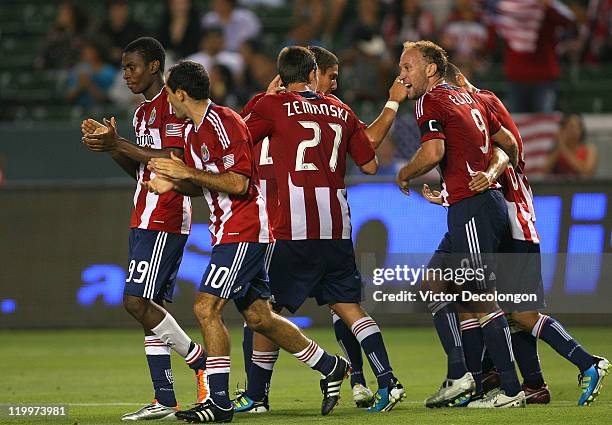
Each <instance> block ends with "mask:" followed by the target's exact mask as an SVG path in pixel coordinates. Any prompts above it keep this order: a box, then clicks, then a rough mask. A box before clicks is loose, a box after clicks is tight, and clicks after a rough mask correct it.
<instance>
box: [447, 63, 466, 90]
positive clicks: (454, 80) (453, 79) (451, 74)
mask: <svg viewBox="0 0 612 425" xmlns="http://www.w3.org/2000/svg"><path fill="white" fill-rule="evenodd" d="M460 74H463V72H461V70H460V69H459V68H458V67H457V65H455V64H454V63H452V62H449V63H448V65H446V76H445V77H444V79H445V80H446V82H447V83H449V84H451V85H453V86H459V75H460Z"/></svg>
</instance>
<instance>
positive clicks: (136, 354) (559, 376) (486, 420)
mask: <svg viewBox="0 0 612 425" xmlns="http://www.w3.org/2000/svg"><path fill="white" fill-rule="evenodd" d="M383 332H384V338H385V341H386V344H387V347H388V349H389V354H390V357H391V361H392V364H393V367H394V369H395V373H396V375H397V376H398V378H399V379H400V380H401V382H402V383H403V384H404V386H405V388H406V391H407V394H408V398H407V399H406V400H405V401H404V402H403V403H401V404H400V405H399V406H397V407H396V408H395V410H393V411H392V412H390V413H385V414H367V413H366V412H365V411H364V410H362V409H357V408H355V407H354V406H353V403H352V401H351V395H350V389H349V385H348V383H345V385H344V386H343V390H342V400H341V403H340V405H339V406H338V407H337V408H336V410H335V411H334V413H333V414H332V415H331V416H329V417H322V416H320V414H319V409H320V402H321V394H320V392H319V388H318V380H319V375H318V374H317V373H316V372H314V371H312V370H310V369H309V368H307V367H306V366H304V365H302V364H300V363H299V362H298V361H297V360H296V359H294V358H293V357H292V356H290V355H288V354H287V353H283V354H281V356H280V359H279V361H278V363H277V365H276V372H275V375H274V378H273V380H272V391H271V396H270V403H271V407H272V411H271V412H270V413H268V414H264V415H253V416H238V415H237V416H235V417H234V422H238V423H245V424H246V423H252V424H264V423H265V424H306V423H314V422H317V423H328V424H352V425H356V424H365V423H367V424H408V423H410V424H437V425H441V424H444V425H452V424H498V423H499V424H515V423H520V424H578V423H584V424H589V425H591V424H612V377H608V378H607V379H608V380H610V381H611V382H606V384H605V385H604V388H603V391H602V394H601V395H600V397H599V399H598V400H597V401H596V402H595V404H593V405H592V406H591V407H588V408H579V407H577V406H576V401H577V400H578V396H579V390H578V387H577V380H576V374H577V371H576V369H575V367H574V366H573V365H571V364H569V363H568V362H566V361H565V360H564V359H563V358H561V357H560V356H558V355H557V354H556V353H555V352H553V351H552V350H551V349H550V348H549V347H548V346H547V345H546V344H544V343H540V358H541V360H542V365H543V370H544V375H545V378H546V381H547V383H548V384H549V386H550V389H551V392H552V403H551V404H550V405H548V406H528V407H527V408H526V409H508V410H500V411H480V410H479V411H472V410H468V409H453V410H451V409H437V410H429V409H426V408H425V407H423V404H422V401H423V400H424V399H425V398H426V396H427V395H429V394H430V393H431V392H433V391H434V390H436V389H437V387H438V386H439V384H440V382H441V381H442V379H443V373H444V371H445V358H444V356H443V352H442V349H441V347H440V346H439V344H438V341H437V337H436V335H435V332H434V330H433V328H405V329H400V328H387V329H383ZM570 332H572V334H573V335H574V336H575V337H576V338H577V339H578V340H579V341H580V342H581V343H582V344H584V346H585V347H587V348H588V349H589V350H591V351H592V353H594V354H601V355H604V356H607V357H608V358H610V357H612V332H610V330H609V329H606V328H593V327H588V328H587V327H576V328H571V329H570ZM307 333H308V335H309V336H311V337H313V338H315V339H316V340H317V341H319V343H320V344H321V345H322V346H323V347H325V348H326V349H327V350H329V351H332V352H337V351H339V348H338V346H337V344H336V342H335V339H334V336H333V333H332V330H331V329H308V330H307ZM190 334H191V335H192V336H193V337H194V338H195V339H196V340H200V339H201V338H200V336H199V333H198V332H197V331H195V330H192V331H191V332H190ZM241 335H242V332H241V330H239V329H234V330H233V331H232V344H233V346H232V374H231V376H230V390H232V389H233V387H235V386H236V383H237V382H238V381H240V382H244V372H243V362H242V349H241V345H240V344H241ZM172 360H173V366H174V367H173V368H174V374H175V381H176V383H175V389H176V393H177V397H178V399H179V403H180V404H181V406H183V407H189V406H190V403H192V402H193V398H194V393H195V384H194V382H193V375H192V373H191V371H190V370H188V369H187V367H186V366H185V365H184V363H183V361H182V359H180V358H179V357H177V356H176V355H175V354H173V359H172ZM365 372H366V377H367V379H368V383H369V384H370V385H371V386H372V388H375V382H374V380H373V375H372V373H371V371H370V369H369V366H366V370H365ZM0 376H1V377H2V379H1V380H0V404H3V405H7V404H33V405H36V404H68V405H69V417H68V418H63V419H49V418H46V419H43V418H40V419H34V418H19V419H11V418H9V417H7V416H6V408H4V410H5V412H4V416H0V424H18V425H23V424H30V423H32V424H40V423H50V424H60V423H62V424H64V423H66V424H116V423H120V420H119V419H120V417H121V415H122V414H123V413H125V412H128V411H132V410H136V409H137V408H139V407H141V406H142V405H143V404H144V403H145V402H148V401H150V400H151V399H152V389H151V384H150V381H149V376H148V369H147V366H146V360H145V357H144V349H143V345H142V335H141V334H140V333H139V332H138V330H136V329H134V330H79V331H44V332H43V331H3V332H0Z"/></svg>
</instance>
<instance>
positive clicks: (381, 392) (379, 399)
mask: <svg viewBox="0 0 612 425" xmlns="http://www.w3.org/2000/svg"><path fill="white" fill-rule="evenodd" d="M405 398H406V391H404V387H403V386H402V384H400V383H399V381H398V380H397V379H395V378H393V379H391V382H390V383H389V386H388V387H387V388H379V389H378V391H376V400H375V402H374V404H373V405H372V406H371V407H368V412H370V413H375V412H389V411H391V410H392V409H393V408H394V407H395V405H396V404H397V403H399V402H400V401H402V400H403V399H405Z"/></svg>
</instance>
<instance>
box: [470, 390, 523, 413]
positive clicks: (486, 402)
mask: <svg viewBox="0 0 612 425" xmlns="http://www.w3.org/2000/svg"><path fill="white" fill-rule="evenodd" d="M525 405H526V402H525V392H524V391H519V392H518V393H517V394H516V395H515V396H512V397H509V396H507V395H506V394H505V393H504V391H503V390H498V391H496V390H494V391H492V393H491V394H490V395H487V396H485V397H483V398H482V399H480V400H474V401H472V402H470V404H468V405H467V407H468V408H471V409H505V408H509V407H525Z"/></svg>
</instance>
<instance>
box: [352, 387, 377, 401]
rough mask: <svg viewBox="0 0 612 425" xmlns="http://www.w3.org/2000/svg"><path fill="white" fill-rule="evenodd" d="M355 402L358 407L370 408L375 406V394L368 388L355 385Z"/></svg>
mask: <svg viewBox="0 0 612 425" xmlns="http://www.w3.org/2000/svg"><path fill="white" fill-rule="evenodd" d="M353 401H354V402H355V404H356V405H357V407H370V406H371V405H372V404H374V393H373V392H372V390H371V389H369V388H368V387H364V386H363V385H361V384H355V385H354V386H353Z"/></svg>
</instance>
